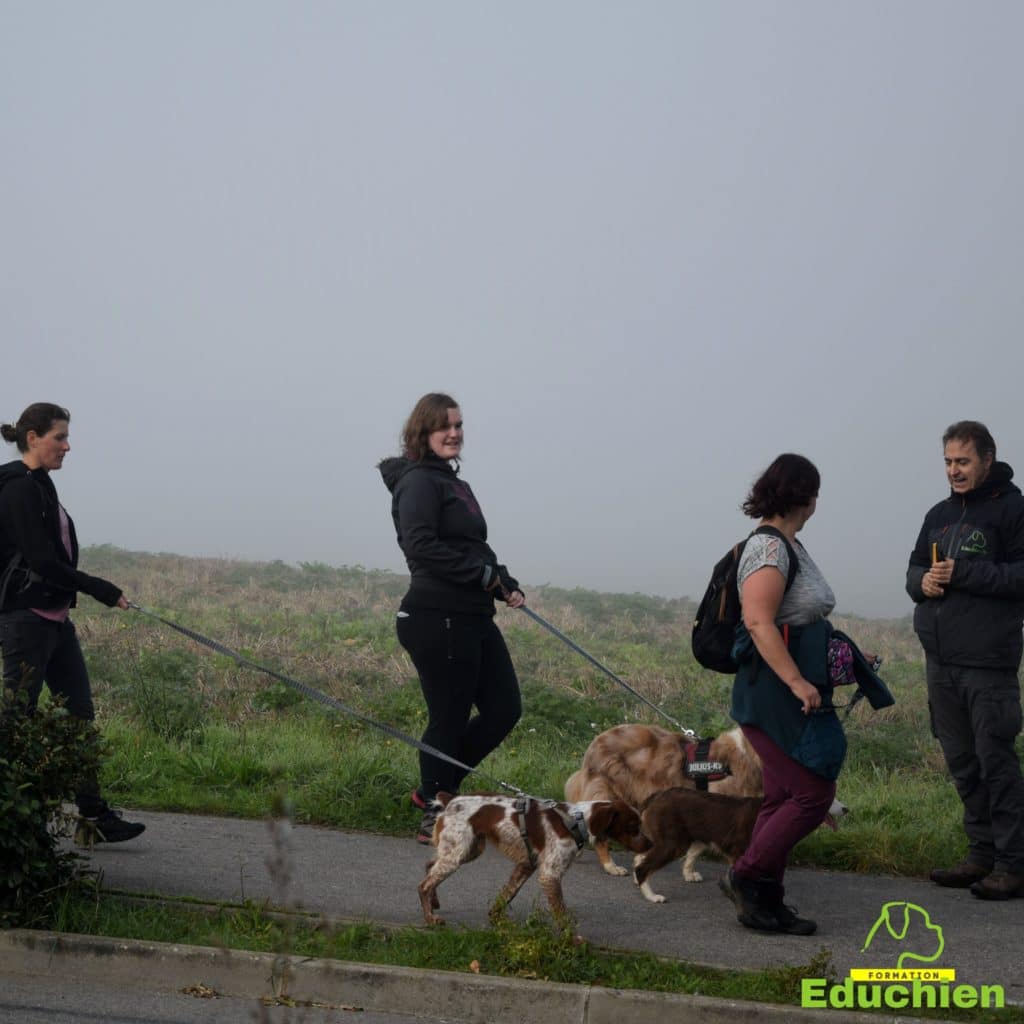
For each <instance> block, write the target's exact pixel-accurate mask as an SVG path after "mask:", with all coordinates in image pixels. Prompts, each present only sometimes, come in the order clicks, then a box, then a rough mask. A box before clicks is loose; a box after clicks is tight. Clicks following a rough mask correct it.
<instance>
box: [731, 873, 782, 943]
mask: <svg viewBox="0 0 1024 1024" xmlns="http://www.w3.org/2000/svg"><path fill="white" fill-rule="evenodd" d="M718 888H719V889H721V890H722V892H723V893H724V894H725V895H726V896H728V897H729V899H731V900H732V901H733V903H735V904H736V920H737V921H739V923H740V924H741V925H743V926H744V927H746V928H753V929H754V930H755V931H759V932H777V931H779V930H780V928H779V921H778V919H777V918H776V917H775V915H774V914H773V913H771V912H770V911H769V910H768V908H767V907H765V906H763V905H762V902H761V900H760V899H759V893H758V887H757V885H756V883H755V882H753V881H751V880H750V879H748V878H739V877H737V876H736V875H734V874H733V873H732V868H729V870H728V871H727V872H726V873H725V874H724V875H723V876H722V877H721V878H720V879H719V880H718Z"/></svg>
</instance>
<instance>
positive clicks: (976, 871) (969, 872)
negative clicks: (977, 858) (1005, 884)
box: [928, 860, 992, 889]
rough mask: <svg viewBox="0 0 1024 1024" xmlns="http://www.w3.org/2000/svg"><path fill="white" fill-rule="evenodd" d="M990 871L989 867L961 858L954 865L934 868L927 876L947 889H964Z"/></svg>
mask: <svg viewBox="0 0 1024 1024" xmlns="http://www.w3.org/2000/svg"><path fill="white" fill-rule="evenodd" d="M991 871H992V869H991V868H984V867H982V866H981V865H980V864H975V863H974V862H973V861H969V860H962V861H960V863H959V864H957V865H956V867H952V868H936V869H935V870H934V871H933V872H932V873H931V874H930V875H929V876H928V877H929V878H930V879H931V880H932V881H933V882H934V883H935V884H936V885H944V886H945V887H946V888H948V889H966V888H967V887H968V886H969V885H973V884H974V883H975V882H980V881H981V880H982V879H983V878H984V877H985V876H986V875H988V874H990V873H991Z"/></svg>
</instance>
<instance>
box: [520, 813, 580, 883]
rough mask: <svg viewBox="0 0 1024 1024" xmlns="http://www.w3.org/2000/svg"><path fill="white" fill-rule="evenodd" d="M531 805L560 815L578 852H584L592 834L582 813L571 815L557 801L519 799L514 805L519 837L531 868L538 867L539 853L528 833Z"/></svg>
mask: <svg viewBox="0 0 1024 1024" xmlns="http://www.w3.org/2000/svg"><path fill="white" fill-rule="evenodd" d="M531 803H536V805H537V808H538V809H539V810H541V811H554V812H555V814H557V815H558V817H559V819H560V820H561V822H562V824H563V825H564V826H565V827H566V829H567V830H568V832H569V835H570V836H572V840H573V842H574V843H575V844H576V849H577V850H582V849H583V847H584V846H586V845H587V840H588V839H589V838H590V833H589V832H588V831H587V823H586V821H584V819H583V812H582V811H580V810H574V811H573V812H572V813H569V811H568V809H563V805H562V804H560V803H558V801H557V800H534V798H533V797H529V796H522V797H519V799H518V800H516V802H515V805H514V806H515V812H516V817H517V818H518V820H519V835H520V836H522V839H523V846H525V847H526V856H527V857H528V858H529V860H530V867H531V868H535V867H536V866H537V851H536V850H535V849H534V848H533V844H532V843H531V842H530V837H529V836H528V835H527V833H526V814H527V812H528V811H529V809H530V804H531Z"/></svg>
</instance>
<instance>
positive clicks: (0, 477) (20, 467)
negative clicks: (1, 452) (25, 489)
mask: <svg viewBox="0 0 1024 1024" xmlns="http://www.w3.org/2000/svg"><path fill="white" fill-rule="evenodd" d="M29 472H30V470H29V468H28V466H26V465H25V463H24V462H22V461H21V459H15V460H14V461H13V462H6V463H4V465H2V466H0V487H3V485H4V484H6V483H9V482H10V481H11V480H16V479H17V478H18V477H22V476H28V474H29Z"/></svg>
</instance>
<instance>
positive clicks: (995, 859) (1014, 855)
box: [927, 657, 1024, 877]
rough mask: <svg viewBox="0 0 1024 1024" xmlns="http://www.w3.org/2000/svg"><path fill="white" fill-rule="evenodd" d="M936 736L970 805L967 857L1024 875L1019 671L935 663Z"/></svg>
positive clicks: (932, 705) (931, 688) (932, 703)
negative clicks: (1018, 748)
mask: <svg viewBox="0 0 1024 1024" xmlns="http://www.w3.org/2000/svg"><path fill="white" fill-rule="evenodd" d="M927 679H928V708H929V713H930V715H931V724H932V734H933V735H934V736H935V738H936V739H937V740H938V741H939V743H940V745H941V746H942V753H943V755H944V756H945V758H946V764H947V766H948V767H949V771H950V774H951V775H952V776H953V782H954V784H955V786H956V791H957V793H958V794H959V795H960V800H961V801H962V802H963V805H964V831H965V832H966V833H967V840H968V854H967V859H968V860H969V861H971V862H972V863H975V864H980V865H981V866H983V867H995V868H996V869H999V870H1003V871H1009V872H1010V873H1011V874H1014V875H1019V876H1022V877H1024V777H1022V776H1021V768H1020V761H1019V759H1018V757H1017V752H1016V750H1015V749H1014V742H1015V740H1016V738H1017V735H1018V733H1019V732H1020V731H1021V704H1020V684H1019V682H1018V680H1017V673H1016V671H1014V670H1013V669H989V668H973V667H968V666H959V665H947V664H944V663H943V662H940V661H938V660H937V659H935V658H932V657H929V658H928V659H927Z"/></svg>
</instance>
